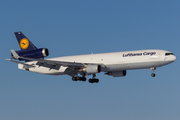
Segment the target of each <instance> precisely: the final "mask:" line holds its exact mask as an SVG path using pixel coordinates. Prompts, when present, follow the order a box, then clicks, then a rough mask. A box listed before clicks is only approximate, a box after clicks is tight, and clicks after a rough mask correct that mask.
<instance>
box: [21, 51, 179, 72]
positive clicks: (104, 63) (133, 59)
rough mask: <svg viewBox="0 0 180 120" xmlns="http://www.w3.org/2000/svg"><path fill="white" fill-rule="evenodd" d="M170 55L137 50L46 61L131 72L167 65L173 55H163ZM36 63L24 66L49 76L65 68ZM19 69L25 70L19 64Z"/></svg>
mask: <svg viewBox="0 0 180 120" xmlns="http://www.w3.org/2000/svg"><path fill="white" fill-rule="evenodd" d="M166 53H170V52H169V51H165V50H153V49H152V50H138V51H125V52H113V53H102V54H89V55H76V56H65V57H57V58H51V59H47V60H54V61H66V62H75V63H92V64H93V63H95V64H99V65H101V71H102V72H112V71H122V70H132V69H146V68H152V67H154V68H157V67H161V66H163V65H167V64H169V63H172V62H174V61H175V60H176V56H174V55H165V54H166ZM36 63H37V61H32V62H26V64H30V65H32V64H33V65H35V67H32V68H29V69H28V70H29V71H32V72H36V73H42V74H49V75H63V74H66V73H65V71H66V69H67V67H63V66H60V67H59V68H57V69H50V68H49V67H44V66H39V65H36ZM19 69H24V70H26V68H25V67H24V66H23V65H22V64H19Z"/></svg>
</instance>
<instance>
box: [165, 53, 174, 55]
mask: <svg viewBox="0 0 180 120" xmlns="http://www.w3.org/2000/svg"><path fill="white" fill-rule="evenodd" d="M165 55H166V56H167V55H174V54H173V53H166V54H165Z"/></svg>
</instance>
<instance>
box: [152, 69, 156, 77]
mask: <svg viewBox="0 0 180 120" xmlns="http://www.w3.org/2000/svg"><path fill="white" fill-rule="evenodd" d="M151 70H152V74H151V76H152V77H155V76H156V74H155V73H154V70H156V68H154V67H153V68H151Z"/></svg>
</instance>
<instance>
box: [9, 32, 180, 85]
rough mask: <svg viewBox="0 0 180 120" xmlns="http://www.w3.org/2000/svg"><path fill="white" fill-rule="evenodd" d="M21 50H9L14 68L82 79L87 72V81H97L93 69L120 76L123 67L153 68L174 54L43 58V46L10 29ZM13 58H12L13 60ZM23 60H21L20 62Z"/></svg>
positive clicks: (124, 71)
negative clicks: (36, 44)
mask: <svg viewBox="0 0 180 120" xmlns="http://www.w3.org/2000/svg"><path fill="white" fill-rule="evenodd" d="M14 33H15V36H16V38H17V41H18V43H19V46H20V48H21V50H19V51H14V50H11V59H6V60H8V61H11V62H14V63H17V64H18V68H19V69H22V70H26V71H31V72H35V73H41V74H47V75H57V76H58V75H69V76H71V77H72V80H73V81H86V76H87V75H92V78H91V79H89V80H88V81H89V83H98V82H99V79H97V78H95V77H96V74H97V73H100V72H104V73H105V75H109V76H113V77H124V76H126V74H127V70H135V69H151V70H152V74H151V76H152V77H155V73H154V70H156V68H157V67H161V66H164V65H167V64H170V63H172V62H174V61H175V60H176V56H175V55H174V54H173V53H172V52H169V51H166V50H158V49H150V50H136V51H124V52H112V53H101V54H87V55H74V56H64V57H56V58H49V59H44V58H45V57H47V56H48V55H49V50H48V49H47V48H37V47H36V46H35V45H34V44H33V43H32V42H31V41H30V40H29V39H28V38H27V37H26V36H25V35H24V34H23V33H22V32H14ZM13 59H15V60H13ZM20 61H25V62H20Z"/></svg>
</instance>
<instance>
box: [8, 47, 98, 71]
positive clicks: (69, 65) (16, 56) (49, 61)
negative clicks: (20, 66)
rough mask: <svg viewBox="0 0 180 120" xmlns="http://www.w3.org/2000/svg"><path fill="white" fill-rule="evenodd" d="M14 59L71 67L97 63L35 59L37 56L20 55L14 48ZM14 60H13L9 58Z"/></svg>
mask: <svg viewBox="0 0 180 120" xmlns="http://www.w3.org/2000/svg"><path fill="white" fill-rule="evenodd" d="M11 52H12V54H13V58H14V59H20V58H21V59H24V60H31V61H38V63H37V64H39V65H45V64H46V65H47V64H48V65H52V66H64V67H69V68H73V69H74V68H84V67H86V66H87V65H97V64H94V63H78V62H66V61H55V60H44V59H35V58H27V57H21V56H19V55H18V54H17V53H16V52H15V51H14V50H11ZM9 61H12V60H9Z"/></svg>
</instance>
